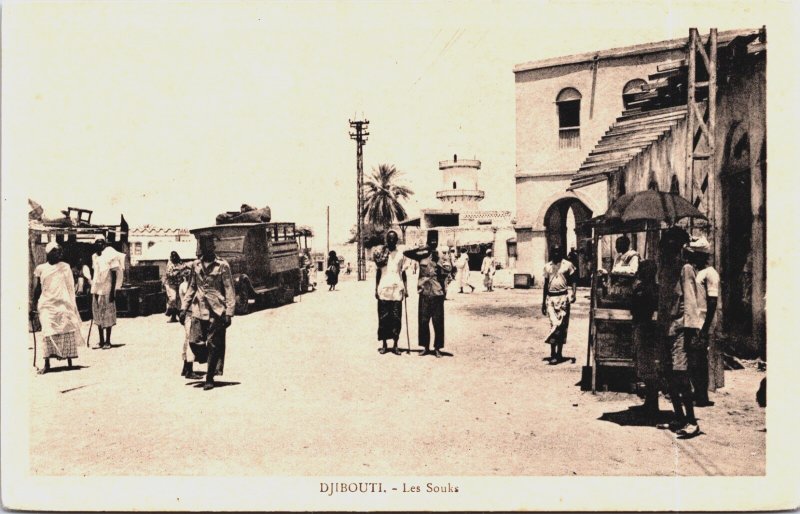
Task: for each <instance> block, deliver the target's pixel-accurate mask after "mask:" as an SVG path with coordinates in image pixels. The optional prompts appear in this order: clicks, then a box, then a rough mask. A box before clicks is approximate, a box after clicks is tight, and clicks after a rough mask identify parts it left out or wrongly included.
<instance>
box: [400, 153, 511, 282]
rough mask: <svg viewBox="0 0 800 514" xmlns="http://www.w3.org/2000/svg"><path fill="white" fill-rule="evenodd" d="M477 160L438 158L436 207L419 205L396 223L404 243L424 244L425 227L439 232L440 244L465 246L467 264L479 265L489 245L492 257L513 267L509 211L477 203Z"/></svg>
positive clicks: (479, 195)
mask: <svg viewBox="0 0 800 514" xmlns="http://www.w3.org/2000/svg"><path fill="white" fill-rule="evenodd" d="M480 169H481V161H478V160H474V159H466V160H463V159H462V160H459V159H458V156H457V155H454V156H453V160H452V161H440V162H439V171H441V173H442V185H443V187H442V189H441V190H439V191H437V192H436V198H438V199H439V200H440V201H441V205H440V207H439V208H430V209H422V210H421V211H420V217H419V218H414V219H411V220H407V221H404V222H402V223H400V224H399V226H400V228H401V230H402V231H403V235H404V240H405V241H406V245H411V246H413V245H417V244H424V243H425V240H426V237H427V236H426V235H427V232H428V231H429V230H436V231H438V233H439V246H440V248H443V247H449V248H455V247H459V248H463V247H466V248H467V249H468V250H467V251H468V254H469V257H470V267H472V268H474V269H477V268H480V263H481V261H482V259H483V257H484V255H485V253H486V250H488V249H490V248H491V249H493V251H494V254H495V258H496V259H497V260H498V261H499V262H500V263H501V265H503V266H505V267H514V265H515V261H516V240H515V238H514V236H515V234H514V229H513V226H512V224H511V211H483V210H481V209H480V207H479V203H480V201H481V200H483V198H484V196H485V193H484V192H483V191H482V190H481V189H479V186H478V173H479V172H480Z"/></svg>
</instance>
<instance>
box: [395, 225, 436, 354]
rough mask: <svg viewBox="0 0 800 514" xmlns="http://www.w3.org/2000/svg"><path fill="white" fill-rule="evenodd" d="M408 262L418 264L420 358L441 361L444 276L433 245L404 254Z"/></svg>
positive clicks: (433, 243) (434, 244)
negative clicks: (432, 334) (439, 359)
mask: <svg viewBox="0 0 800 514" xmlns="http://www.w3.org/2000/svg"><path fill="white" fill-rule="evenodd" d="M403 255H405V256H406V257H408V258H409V259H413V260H415V261H418V262H419V279H418V281H417V293H419V310H418V317H419V329H418V331H417V332H418V334H419V336H418V337H419V345H420V346H421V347H422V353H421V354H420V355H430V354H431V353H433V354H434V355H436V357H437V358H438V357H441V356H442V353H441V351H440V350H441V349H442V348H444V283H445V278H446V275H447V271H445V269H444V267H443V266H442V265H441V263H440V260H439V252H438V251H437V250H436V242H435V241H429V242H428V246H427V247H426V248H422V249H415V250H407V251H405V252H404V253H403ZM431 322H432V323H433V332H434V340H433V348H434V351H433V352H431V349H430V339H431V334H430V326H429V324H430V323H431Z"/></svg>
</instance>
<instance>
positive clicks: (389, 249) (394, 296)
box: [372, 230, 410, 355]
mask: <svg viewBox="0 0 800 514" xmlns="http://www.w3.org/2000/svg"><path fill="white" fill-rule="evenodd" d="M397 241H398V237H397V232H395V231H394V230H390V231H388V232H387V233H386V245H385V246H382V247H380V248H377V249H376V250H375V251H374V252H373V254H372V258H373V260H374V261H375V267H376V269H377V272H376V274H375V299H376V300H378V340H380V341H382V342H383V347H381V348H379V349H378V352H379V353H380V354H382V355H383V354H385V353H386V352H387V346H386V341H387V340H389V339H391V340H392V341H394V346H393V348H392V353H394V354H395V355H400V350H399V349H398V348H397V341H398V339H400V330H401V328H402V326H403V300H405V298H406V297H408V285H407V284H408V282H407V279H406V268H407V267H408V261H407V259H406V258H405V257H404V256H403V254H402V253H400V251H399V250H398V249H397ZM406 332H408V328H406ZM409 351H410V349H409Z"/></svg>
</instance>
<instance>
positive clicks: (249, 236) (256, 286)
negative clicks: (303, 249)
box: [190, 223, 301, 314]
mask: <svg viewBox="0 0 800 514" xmlns="http://www.w3.org/2000/svg"><path fill="white" fill-rule="evenodd" d="M190 232H191V233H192V234H193V235H194V236H195V238H196V239H200V238H201V237H207V236H213V237H214V240H215V243H216V254H217V256H219V257H220V258H222V259H225V260H226V261H227V262H228V264H230V266H231V273H232V274H233V284H234V288H235V290H236V314H247V313H248V312H249V311H250V306H251V304H252V303H262V302H263V303H270V304H283V303H292V302H293V301H294V297H295V295H296V294H298V292H299V291H298V289H299V284H300V281H301V271H300V263H299V259H298V254H299V251H300V247H299V244H298V242H297V234H296V230H295V224H294V223H231V224H224V225H214V226H210V227H204V228H197V229H194V230H190Z"/></svg>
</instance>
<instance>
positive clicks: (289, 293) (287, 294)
mask: <svg viewBox="0 0 800 514" xmlns="http://www.w3.org/2000/svg"><path fill="white" fill-rule="evenodd" d="M283 303H284V304H287V303H294V287H292V286H285V287H284V288H283Z"/></svg>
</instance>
